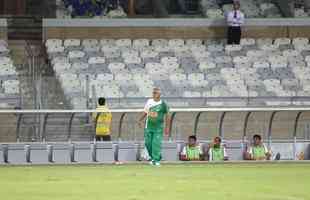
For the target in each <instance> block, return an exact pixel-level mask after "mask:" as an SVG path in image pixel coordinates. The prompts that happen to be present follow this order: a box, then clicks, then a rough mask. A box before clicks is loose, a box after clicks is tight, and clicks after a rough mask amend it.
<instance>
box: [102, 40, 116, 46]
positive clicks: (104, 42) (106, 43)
mask: <svg viewBox="0 0 310 200" xmlns="http://www.w3.org/2000/svg"><path fill="white" fill-rule="evenodd" d="M99 43H100V46H101V47H104V46H113V45H115V40H114V39H101V40H100V41H99Z"/></svg>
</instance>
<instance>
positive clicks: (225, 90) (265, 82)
mask: <svg viewBox="0 0 310 200" xmlns="http://www.w3.org/2000/svg"><path fill="white" fill-rule="evenodd" d="M89 45H90V46H91V45H94V46H96V47H98V48H97V52H95V53H94V52H92V53H89V52H87V51H86V50H85V48H86V47H87V46H89ZM46 46H47V49H48V53H49V57H50V63H51V66H52V67H53V69H54V71H55V72H56V75H57V77H58V78H59V80H60V82H61V84H62V87H63V90H64V92H65V94H66V95H68V96H70V97H71V96H72V95H73V99H72V102H75V103H74V104H79V103H80V102H81V103H83V104H84V102H85V99H83V100H82V101H81V98H80V97H81V94H86V91H87V90H89V88H88V89H87V88H86V85H90V86H91V87H95V88H96V93H97V95H101V96H105V97H108V98H141V97H142V98H145V97H148V96H149V95H150V91H151V89H152V88H153V87H154V86H157V87H160V88H162V90H163V94H164V96H166V97H183V98H205V97H295V96H309V94H310V87H309V85H310V84H309V83H310V81H309V78H308V77H309V76H308V75H309V73H310V45H309V39H308V38H293V39H290V38H276V39H274V40H273V39H269V38H264V39H253V38H243V39H242V41H241V44H240V45H225V43H224V42H223V41H222V40H218V41H203V40H199V39H193V40H182V39H172V40H164V39H157V40H152V41H150V40H147V39H138V40H133V41H132V40H130V39H119V40H111V39H102V40H100V41H98V40H95V39H87V40H83V41H80V40H78V39H67V40H64V41H62V40H57V39H51V40H47V41H46ZM60 47H61V48H62V51H59V52H55V51H51V50H49V49H53V48H60ZM100 49H101V50H100ZM111 52H112V53H111ZM111 54H113V56H111ZM87 82H88V83H89V84H87ZM74 94H78V99H75V98H74ZM76 102H77V103H76ZM267 104H268V103H267Z"/></svg>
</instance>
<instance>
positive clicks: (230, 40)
mask: <svg viewBox="0 0 310 200" xmlns="http://www.w3.org/2000/svg"><path fill="white" fill-rule="evenodd" d="M240 38H241V27H240V26H237V27H234V26H229V27H228V31H227V44H240Z"/></svg>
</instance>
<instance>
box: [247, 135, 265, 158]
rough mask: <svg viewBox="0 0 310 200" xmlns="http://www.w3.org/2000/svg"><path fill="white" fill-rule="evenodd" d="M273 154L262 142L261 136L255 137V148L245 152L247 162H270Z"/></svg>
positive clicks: (251, 147)
mask: <svg viewBox="0 0 310 200" xmlns="http://www.w3.org/2000/svg"><path fill="white" fill-rule="evenodd" d="M270 157H271V153H270V151H269V150H268V149H267V147H266V146H265V145H264V144H263V142H262V137H261V136H260V135H254V136H253V146H250V147H249V148H248V149H247V151H246V152H245V159H246V160H270Z"/></svg>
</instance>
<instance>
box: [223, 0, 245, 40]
mask: <svg viewBox="0 0 310 200" xmlns="http://www.w3.org/2000/svg"><path fill="white" fill-rule="evenodd" d="M233 7H234V10H233V11H230V12H229V13H228V14H227V16H226V21H227V24H228V31H227V44H240V38H241V26H242V24H243V23H244V14H243V13H242V12H241V11H240V3H239V1H234V4H233Z"/></svg>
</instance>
